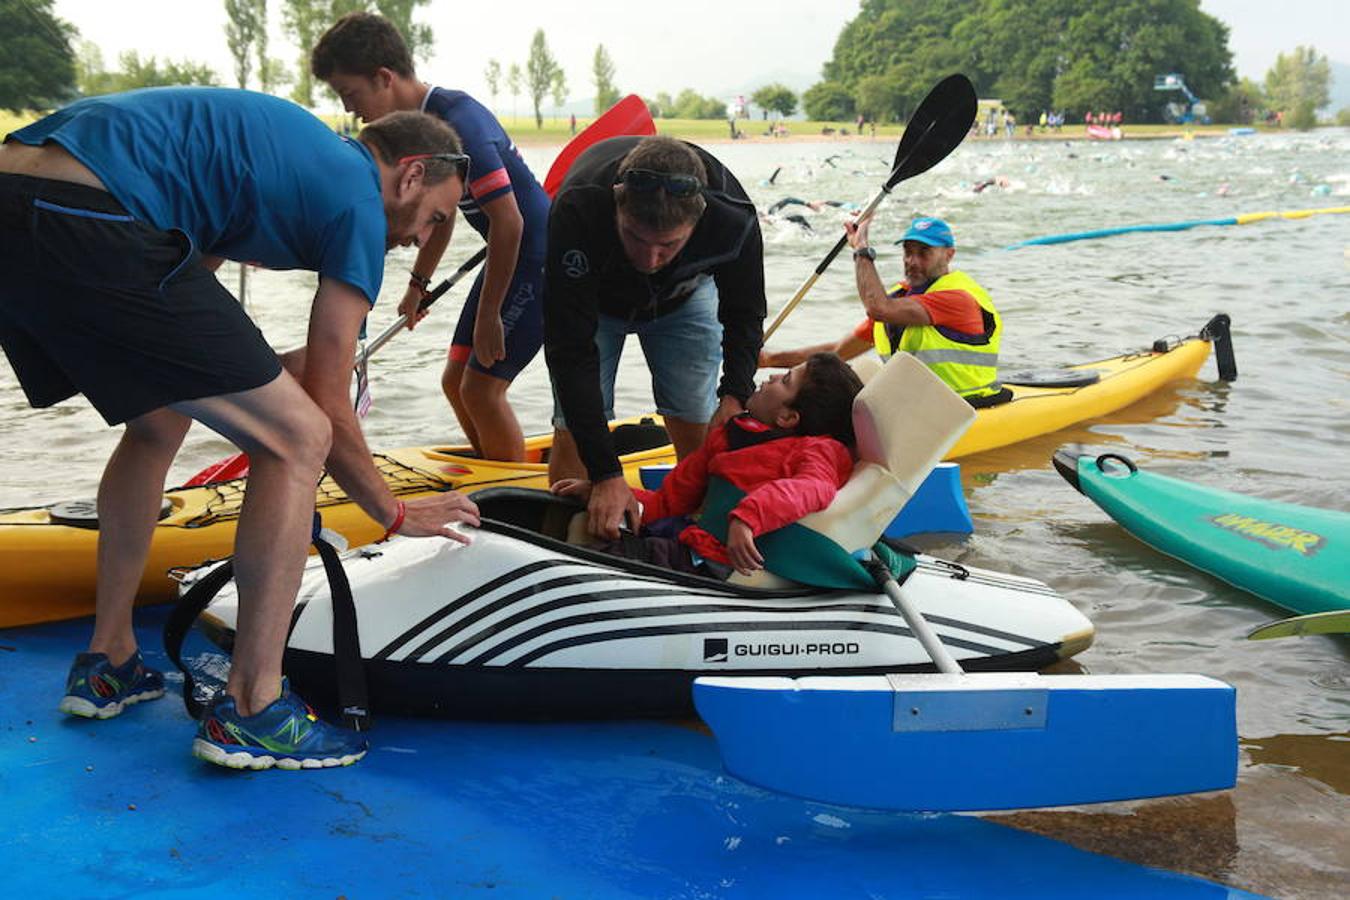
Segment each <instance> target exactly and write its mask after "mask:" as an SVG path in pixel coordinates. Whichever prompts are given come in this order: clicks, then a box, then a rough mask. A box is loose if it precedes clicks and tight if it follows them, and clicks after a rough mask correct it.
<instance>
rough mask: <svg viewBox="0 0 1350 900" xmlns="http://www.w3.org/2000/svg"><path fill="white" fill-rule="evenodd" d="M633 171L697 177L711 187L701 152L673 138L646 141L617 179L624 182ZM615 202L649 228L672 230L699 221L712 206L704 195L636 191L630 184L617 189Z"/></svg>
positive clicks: (623, 164)
mask: <svg viewBox="0 0 1350 900" xmlns="http://www.w3.org/2000/svg"><path fill="white" fill-rule="evenodd" d="M629 169H645V170H647V171H649V172H660V173H662V174H666V175H693V176H694V177H695V178H697V179H698V180H699V183H701V184H703V185H705V186H706V185H707V183H708V169H707V167H706V166H704V165H703V160H701V159H699V156H698V151H696V150H695V149H694V148H693V147H691V146H689V145H688V144H686V143H685V142H684V141H681V140H676V139H675V138H671V137H664V136H660V135H657V136H653V137H646V138H643V139H642V140H641V141H639V142H638V144H637V146H636V147H634V148H633V149H632V150H629V151H628V155H627V156H625V157H624V158H623V162H621V163H619V171H618V173H617V177H618V179H619V180H620V181H622V180H623V176H624V173H626V172H627V171H628V170H629ZM614 203H615V205H616V206H618V208H619V209H621V210H623V211H624V213H626V214H627V215H629V216H632V217H633V218H634V219H636V220H637V221H638V222H640V223H642V224H643V225H645V226H646V227H648V228H651V229H654V230H656V231H669V230H671V229H672V228H680V227H682V226H684V225H689V224H692V223H694V222H697V221H698V220H699V217H700V216H702V215H703V210H704V208H705V207H707V205H708V203H707V201H706V200H704V199H703V194H701V193H698V194H694V195H693V196H690V197H675V196H672V195H671V194H669V193H667V192H666V191H664V190H655V191H633V190H629V189H628V187H627V185H623V184H617V185H615V186H614Z"/></svg>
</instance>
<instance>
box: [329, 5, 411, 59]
mask: <svg viewBox="0 0 1350 900" xmlns="http://www.w3.org/2000/svg"><path fill="white" fill-rule="evenodd" d="M426 4H427V0H375V10H376V11H377V12H379V14H380V15H382V16H384V17H385V18H386V19H388V20H389V21H390V22H393V23H394V27H395V28H397V29H398V30H399V33H400V34H402V35H403V40H404V41H405V42H406V43H407V44H408V51H409V52H410V53H412V55H413V58H414V59H417V60H420V61H421V62H427V61H429V60H430V59H431V53H432V50H434V49H435V45H436V34H435V32H434V31H432V30H431V26H430V25H423V24H421V23H419V22H414V21H413V13H414V12H416V11H417V7H419V6H426ZM335 5H336V4H335ZM338 15H340V13H336V14H335V15H334V16H333V18H334V19H335V20H336V19H337V18H338Z"/></svg>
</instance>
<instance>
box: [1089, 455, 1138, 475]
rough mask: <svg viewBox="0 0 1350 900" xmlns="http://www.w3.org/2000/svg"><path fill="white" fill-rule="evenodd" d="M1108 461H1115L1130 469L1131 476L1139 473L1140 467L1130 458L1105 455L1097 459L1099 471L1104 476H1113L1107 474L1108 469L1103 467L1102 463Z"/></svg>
mask: <svg viewBox="0 0 1350 900" xmlns="http://www.w3.org/2000/svg"><path fill="white" fill-rule="evenodd" d="M1108 459H1114V460H1115V461H1116V462H1118V463H1120V464H1121V465H1123V466H1124V467H1125V468H1127V469H1129V470H1130V474H1131V475H1133V474H1134V473H1135V472H1138V471H1139V467H1138V466H1136V465H1135V464H1134V460H1132V459H1130V458H1129V457H1128V456H1121V455H1120V454H1119V453H1103V454H1102V455H1101V456H1099V457H1097V471H1098V472H1101V473H1102V474H1103V475H1109V474H1111V473H1110V472H1107V471H1106V467H1105V466H1103V465H1102V463H1103V462H1104V461H1106V460H1108Z"/></svg>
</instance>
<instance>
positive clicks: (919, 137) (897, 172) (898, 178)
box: [764, 119, 964, 343]
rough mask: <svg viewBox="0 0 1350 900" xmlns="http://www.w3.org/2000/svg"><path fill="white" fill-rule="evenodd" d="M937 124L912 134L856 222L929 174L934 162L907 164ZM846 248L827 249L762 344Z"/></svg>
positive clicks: (836, 245) (842, 239) (902, 142)
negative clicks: (917, 177)
mask: <svg viewBox="0 0 1350 900" xmlns="http://www.w3.org/2000/svg"><path fill="white" fill-rule="evenodd" d="M937 124H938V120H937V119H930V120H929V121H928V122H927V123H926V124H925V125H924V126H923V130H922V131H920V132H915V135H916V136H915V137H914V140H913V143H912V144H910V147H909V152H908V153H906V154H905V155H904V157H903V158H897V159H896V161H895V166H894V167H893V168H892V169H891V174H890V175H888V176H886V183H885V184H883V185H882V186H881V190H879V191H877V193H876V196H875V197H873V198H872V200H871V202H869V203H868V204H867V206H865V207H864V208H863V211H862V212H860V213H859V214H858V220H859V221H862V220H863V219H866V218H867V217H868V216H870V215H872V213H874V212H876V209H877V207H878V206H880V205H881V201H882V200H885V199H886V196H887V195H888V194H890V192H891V188H893V187H895V186H896V185H897V184H899V183H900V182H902V181H904V180H905V179H906V178H909V177H912V176H914V175H919V174H922V173H923V172H926V171H928V169H929V168H931V167H932V165H934V163H933V162H930V163H929V164H928V165H925V166H923V167H922V168H920V170H919V171H918V172H906V171H905V170H906V168H907V167H908V166H909V164H910V160H911V159H913V158H914V156H915V154H916V153H918V152H919V150H921V149H924V147H925V145H924V141H926V140H927V139H928V136H929V135H930V134H932V133H933V129H934V128H935V127H936V126H937ZM909 135H910V131H909V129H906V130H905V135H904V136H903V137H901V139H900V148H899V150H903V149H904V146H905V141H906V138H908V137H909ZM962 136H963V137H964V131H963V132H962ZM957 143H958V144H959V143H960V141H959V140H958V141H957ZM953 149H955V146H953V147H951V148H948V150H947V153H949V152H951V150H953ZM899 150H897V156H898V154H899ZM942 155H943V156H946V155H947V154H946V153H943V154H942ZM847 244H848V236H847V235H843V236H841V237H840V238H839V240H837V241H835V242H834V246H833V247H831V248H830V252H829V253H827V254H825V258H824V259H822V260H821V261H820V264H819V265H818V266H816V269H815V271H814V272H812V273H811V274H810V276H808V277H807V279H806V281H804V282H803V283H802V286H801V287H800V288H798V289H797V293H796V294H794V295H793V296H792V299H791V300H789V301H788V302H787V305H785V306H784V307H783V309H782V310H781V311H780V312H779V313H778V315H777V316H775V317H774V320H773V322H772V323H771V324H770V325H769V327H768V328H766V329H764V341H765V342H766V343H767V342H768V340H769V338H770V337H772V336H773V333H774V332H775V331H777V330H778V326H779V325H782V324H783V320H784V319H786V318H787V317H788V314H789V313H791V312H792V310H794V309H796V307H797V304H798V303H801V302H802V298H803V297H805V296H806V295H807V293H808V292H809V291H810V290H811V288H812V287H814V286H815V283H816V281H817V279H819V278H820V276H821V275H822V274H824V272H825V270H826V269H828V268H829V267H830V263H832V262H834V258H835V257H836V256H838V255H839V251H840V250H843V249H844V247H845V246H846V245H847Z"/></svg>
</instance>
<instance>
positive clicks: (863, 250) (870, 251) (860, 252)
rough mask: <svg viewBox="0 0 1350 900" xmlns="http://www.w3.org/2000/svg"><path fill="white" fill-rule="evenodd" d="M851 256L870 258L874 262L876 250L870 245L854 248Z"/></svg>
mask: <svg viewBox="0 0 1350 900" xmlns="http://www.w3.org/2000/svg"><path fill="white" fill-rule="evenodd" d="M853 258H854V259H870V260H871V261H872V262H876V261H877V251H876V250H875V249H874V248H872V247H859V248H858V249H856V250H854V251H853Z"/></svg>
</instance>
